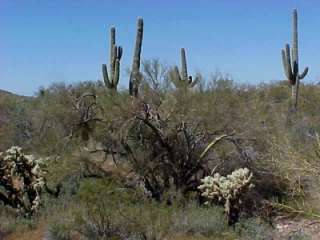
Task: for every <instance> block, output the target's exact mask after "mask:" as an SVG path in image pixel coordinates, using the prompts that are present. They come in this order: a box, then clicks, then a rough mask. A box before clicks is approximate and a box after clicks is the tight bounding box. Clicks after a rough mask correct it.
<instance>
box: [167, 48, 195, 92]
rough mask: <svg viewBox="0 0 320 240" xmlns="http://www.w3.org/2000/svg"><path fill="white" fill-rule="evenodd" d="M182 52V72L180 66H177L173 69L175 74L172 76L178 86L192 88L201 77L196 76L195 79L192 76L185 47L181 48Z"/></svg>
mask: <svg viewBox="0 0 320 240" xmlns="http://www.w3.org/2000/svg"><path fill="white" fill-rule="evenodd" d="M180 54H181V73H180V72H179V69H178V67H177V66H175V67H174V68H173V71H172V74H173V75H172V78H173V80H174V83H175V84H176V86H180V85H184V86H188V87H190V88H192V87H194V86H195V85H196V84H197V83H198V81H199V78H198V77H196V78H195V80H193V79H192V76H189V75H188V69H187V60H186V51H185V49H184V48H181V50H180Z"/></svg>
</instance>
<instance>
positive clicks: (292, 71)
mask: <svg viewBox="0 0 320 240" xmlns="http://www.w3.org/2000/svg"><path fill="white" fill-rule="evenodd" d="M292 24H293V26H292V50H291V54H290V45H289V44H286V47H285V49H282V51H281V54H282V63H283V68H284V72H285V75H286V77H287V78H288V80H289V83H290V85H291V89H292V104H293V109H294V110H297V108H298V96H299V83H300V80H302V79H303V78H304V77H305V76H306V75H307V73H308V67H306V68H305V69H304V71H303V72H302V73H301V74H299V55H298V13H297V10H296V9H294V10H293V15H292Z"/></svg>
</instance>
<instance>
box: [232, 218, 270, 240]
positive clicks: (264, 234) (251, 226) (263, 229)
mask: <svg viewBox="0 0 320 240" xmlns="http://www.w3.org/2000/svg"><path fill="white" fill-rule="evenodd" d="M273 230H274V229H273V227H272V226H271V225H270V224H268V223H266V222H264V221H263V220H261V219H260V218H248V219H240V221H239V222H238V223H236V224H235V227H234V231H235V233H236V234H237V235H238V236H240V239H244V240H245V239H252V240H266V239H270V240H271V239H273V237H274V236H273Z"/></svg>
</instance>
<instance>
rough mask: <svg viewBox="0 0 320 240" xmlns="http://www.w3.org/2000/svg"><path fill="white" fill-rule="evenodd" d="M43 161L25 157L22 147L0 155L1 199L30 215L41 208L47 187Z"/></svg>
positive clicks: (28, 156)
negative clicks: (45, 187) (43, 194)
mask: <svg viewBox="0 0 320 240" xmlns="http://www.w3.org/2000/svg"><path fill="white" fill-rule="evenodd" d="M44 174H45V171H44V168H43V159H41V158H39V159H36V158H35V157H34V156H33V155H25V154H24V153H23V152H22V149H21V148H20V147H15V146H14V147H11V148H10V149H8V150H7V151H5V152H4V153H0V187H1V191H0V199H1V201H2V203H3V204H5V205H9V206H11V207H13V208H15V209H17V211H20V212H23V213H26V214H30V213H33V212H35V211H36V210H37V209H38V208H39V206H40V202H41V199H40V194H41V192H42V190H43V189H44V186H45V177H44Z"/></svg>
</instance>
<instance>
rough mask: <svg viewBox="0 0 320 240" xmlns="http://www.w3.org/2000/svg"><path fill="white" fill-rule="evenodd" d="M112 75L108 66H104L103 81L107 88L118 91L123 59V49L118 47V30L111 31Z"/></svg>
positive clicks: (112, 29)
mask: <svg viewBox="0 0 320 240" xmlns="http://www.w3.org/2000/svg"><path fill="white" fill-rule="evenodd" d="M109 51H110V75H109V73H108V69H107V65H106V64H102V74H103V80H104V83H105V85H106V87H107V88H109V89H113V90H117V86H118V83H119V77H120V60H121V57H122V47H121V46H117V45H116V29H115V28H114V27H112V28H111V29H110V50H109Z"/></svg>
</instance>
